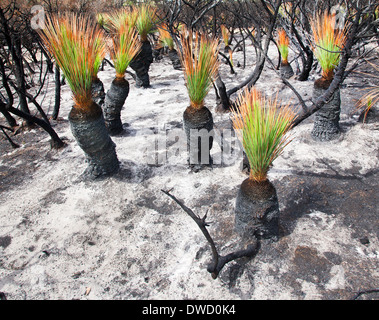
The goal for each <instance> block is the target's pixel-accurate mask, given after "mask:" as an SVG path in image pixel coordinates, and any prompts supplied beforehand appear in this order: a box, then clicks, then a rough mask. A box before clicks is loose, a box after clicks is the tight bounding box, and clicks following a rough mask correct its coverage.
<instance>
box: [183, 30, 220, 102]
mask: <svg viewBox="0 0 379 320" xmlns="http://www.w3.org/2000/svg"><path fill="white" fill-rule="evenodd" d="M180 39H181V43H182V48H183V52H181V53H180V54H179V56H180V59H181V61H182V65H183V69H184V77H185V82H186V87H187V91H188V95H189V98H190V102H191V106H192V107H194V108H201V107H203V106H204V99H205V97H206V96H207V94H208V92H209V90H210V88H211V86H212V80H213V79H214V78H215V76H216V74H217V71H218V67H219V62H218V59H217V56H218V50H219V48H218V41H217V40H215V39H209V38H208V37H206V36H205V35H200V34H199V33H198V32H196V33H195V34H193V33H192V32H191V31H187V30H183V31H182V32H181V34H180Z"/></svg>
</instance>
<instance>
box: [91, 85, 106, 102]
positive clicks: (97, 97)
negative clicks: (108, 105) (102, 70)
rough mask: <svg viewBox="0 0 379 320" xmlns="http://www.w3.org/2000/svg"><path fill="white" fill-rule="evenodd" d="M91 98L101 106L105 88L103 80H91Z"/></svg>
mask: <svg viewBox="0 0 379 320" xmlns="http://www.w3.org/2000/svg"><path fill="white" fill-rule="evenodd" d="M92 99H93V101H94V102H95V103H96V104H97V105H98V106H100V107H102V106H103V104H104V101H105V90H104V85H103V82H102V81H101V80H100V79H99V78H96V79H94V80H93V81H92Z"/></svg>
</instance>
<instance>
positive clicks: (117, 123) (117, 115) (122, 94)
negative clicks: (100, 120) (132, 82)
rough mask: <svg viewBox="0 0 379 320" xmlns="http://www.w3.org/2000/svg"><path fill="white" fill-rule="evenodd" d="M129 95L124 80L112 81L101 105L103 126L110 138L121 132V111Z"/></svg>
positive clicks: (127, 83) (127, 85)
mask: <svg viewBox="0 0 379 320" xmlns="http://www.w3.org/2000/svg"><path fill="white" fill-rule="evenodd" d="M128 94H129V82H128V81H127V80H126V79H125V78H122V79H118V78H116V79H114V80H113V81H112V84H111V87H110V88H109V90H108V91H107V94H106V96H105V101H104V105H103V112H104V120H105V126H106V128H107V130H108V132H109V134H110V135H111V136H114V135H118V134H120V133H121V132H122V131H123V127H122V122H121V110H122V108H123V106H124V104H125V100H126V98H127V97H128Z"/></svg>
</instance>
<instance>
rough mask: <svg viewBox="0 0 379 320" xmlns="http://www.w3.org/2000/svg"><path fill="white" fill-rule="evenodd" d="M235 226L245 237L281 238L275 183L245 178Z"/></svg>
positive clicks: (238, 200) (237, 207)
mask: <svg viewBox="0 0 379 320" xmlns="http://www.w3.org/2000/svg"><path fill="white" fill-rule="evenodd" d="M235 228H236V231H237V232H238V233H239V234H240V235H241V237H242V238H244V239H252V238H254V237H256V238H257V239H272V240H274V241H275V240H277V239H278V238H279V202H278V197H277V194H276V190H275V187H274V186H273V184H272V183H271V182H270V181H268V180H266V181H264V182H256V181H254V180H252V179H250V178H248V179H246V180H244V181H243V182H242V184H241V186H240V188H239V190H238V194H237V199H236V207H235Z"/></svg>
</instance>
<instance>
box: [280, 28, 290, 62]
mask: <svg viewBox="0 0 379 320" xmlns="http://www.w3.org/2000/svg"><path fill="white" fill-rule="evenodd" d="M289 44H290V40H289V38H288V36H287V33H286V32H285V31H284V29H282V28H281V29H279V30H278V48H279V51H280V54H281V56H282V61H283V62H284V63H288V47H289Z"/></svg>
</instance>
